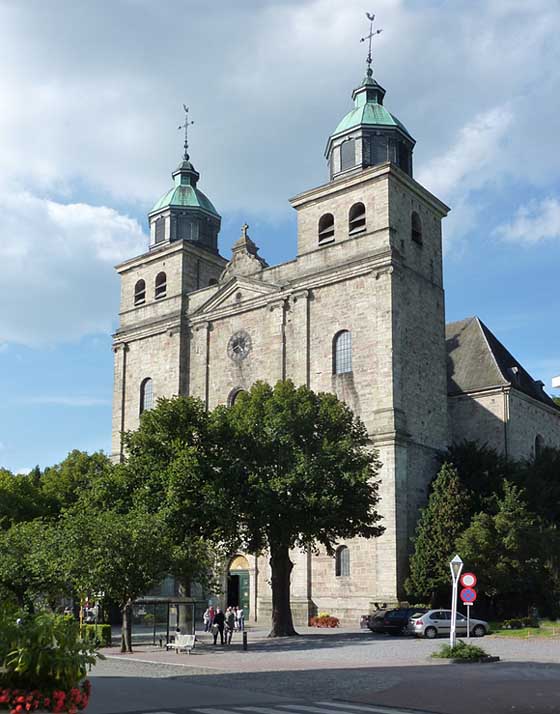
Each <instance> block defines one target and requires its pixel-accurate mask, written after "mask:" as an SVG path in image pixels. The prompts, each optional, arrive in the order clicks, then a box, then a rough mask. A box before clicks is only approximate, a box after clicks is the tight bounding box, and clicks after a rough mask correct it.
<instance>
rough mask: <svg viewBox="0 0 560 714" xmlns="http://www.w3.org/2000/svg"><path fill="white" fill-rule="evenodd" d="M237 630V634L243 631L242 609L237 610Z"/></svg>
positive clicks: (243, 615)
mask: <svg viewBox="0 0 560 714" xmlns="http://www.w3.org/2000/svg"><path fill="white" fill-rule="evenodd" d="M236 614H237V629H238V630H239V632H243V630H244V629H245V613H244V612H243V608H242V607H238V608H237V613H236Z"/></svg>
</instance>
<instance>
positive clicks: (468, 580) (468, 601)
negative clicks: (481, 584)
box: [459, 573, 476, 640]
mask: <svg viewBox="0 0 560 714" xmlns="http://www.w3.org/2000/svg"><path fill="white" fill-rule="evenodd" d="M461 585H462V586H463V589H462V590H461V592H460V594H459V597H460V598H461V600H462V601H463V603H464V604H465V606H466V608H467V640H469V639H470V637H471V606H472V604H473V602H474V601H475V600H476V590H475V589H474V586H475V585H476V575H475V574H474V573H464V574H463V575H462V576H461Z"/></svg>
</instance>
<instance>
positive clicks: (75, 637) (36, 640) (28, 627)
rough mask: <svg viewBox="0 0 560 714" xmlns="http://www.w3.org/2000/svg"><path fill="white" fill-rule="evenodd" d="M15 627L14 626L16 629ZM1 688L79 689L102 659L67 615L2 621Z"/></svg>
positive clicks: (25, 617) (25, 616) (0, 622)
mask: <svg viewBox="0 0 560 714" xmlns="http://www.w3.org/2000/svg"><path fill="white" fill-rule="evenodd" d="M14 624H15V626H14ZM0 642H2V647H1V651H0V657H1V660H0V686H4V687H14V688H20V689H25V690H27V689H31V690H35V689H60V690H64V691H67V690H70V689H71V688H72V687H76V686H77V684H78V683H79V682H80V680H82V679H83V678H84V677H85V676H86V673H87V669H88V666H90V665H92V664H95V662H96V660H97V658H98V657H100V655H98V654H97V653H96V651H95V650H96V647H95V645H94V644H93V643H91V642H89V643H88V642H86V641H84V640H82V639H81V638H80V626H79V624H78V623H77V622H75V621H74V620H72V619H71V618H69V617H65V616H64V615H51V614H48V613H41V614H39V615H21V616H20V619H19V620H18V621H17V622H16V621H15V620H14V619H13V616H11V617H5V618H2V619H0Z"/></svg>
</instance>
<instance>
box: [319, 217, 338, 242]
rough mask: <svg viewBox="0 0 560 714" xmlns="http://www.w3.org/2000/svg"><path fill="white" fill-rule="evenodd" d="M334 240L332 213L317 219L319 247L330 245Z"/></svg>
mask: <svg viewBox="0 0 560 714" xmlns="http://www.w3.org/2000/svg"><path fill="white" fill-rule="evenodd" d="M333 240H334V216H333V214H332V213H325V215H324V216H321V218H319V245H324V244H325V243H332V241H333Z"/></svg>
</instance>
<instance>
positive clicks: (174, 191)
mask: <svg viewBox="0 0 560 714" xmlns="http://www.w3.org/2000/svg"><path fill="white" fill-rule="evenodd" d="M198 177H199V174H198V172H197V171H196V169H195V168H194V166H193V165H192V164H191V163H190V161H188V160H187V159H185V160H184V161H182V162H181V163H180V164H179V166H178V167H177V169H176V170H175V171H174V172H173V180H174V182H175V185H174V186H173V188H171V189H170V190H169V191H167V193H165V194H164V195H163V196H162V197H161V198H160V199H159V201H158V202H157V203H156V204H155V205H154V207H153V208H152V210H151V211H150V213H154V212H155V211H161V209H162V208H167V207H169V206H173V207H174V208H200V209H202V210H203V211H206V212H207V213H211V214H212V215H214V216H216V217H217V218H220V214H219V213H218V211H217V210H216V209H215V208H214V206H213V205H212V202H211V201H210V199H209V198H208V197H207V196H205V195H204V194H203V193H202V191H201V190H200V189H198V188H197V187H196V183H197V181H198Z"/></svg>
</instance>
